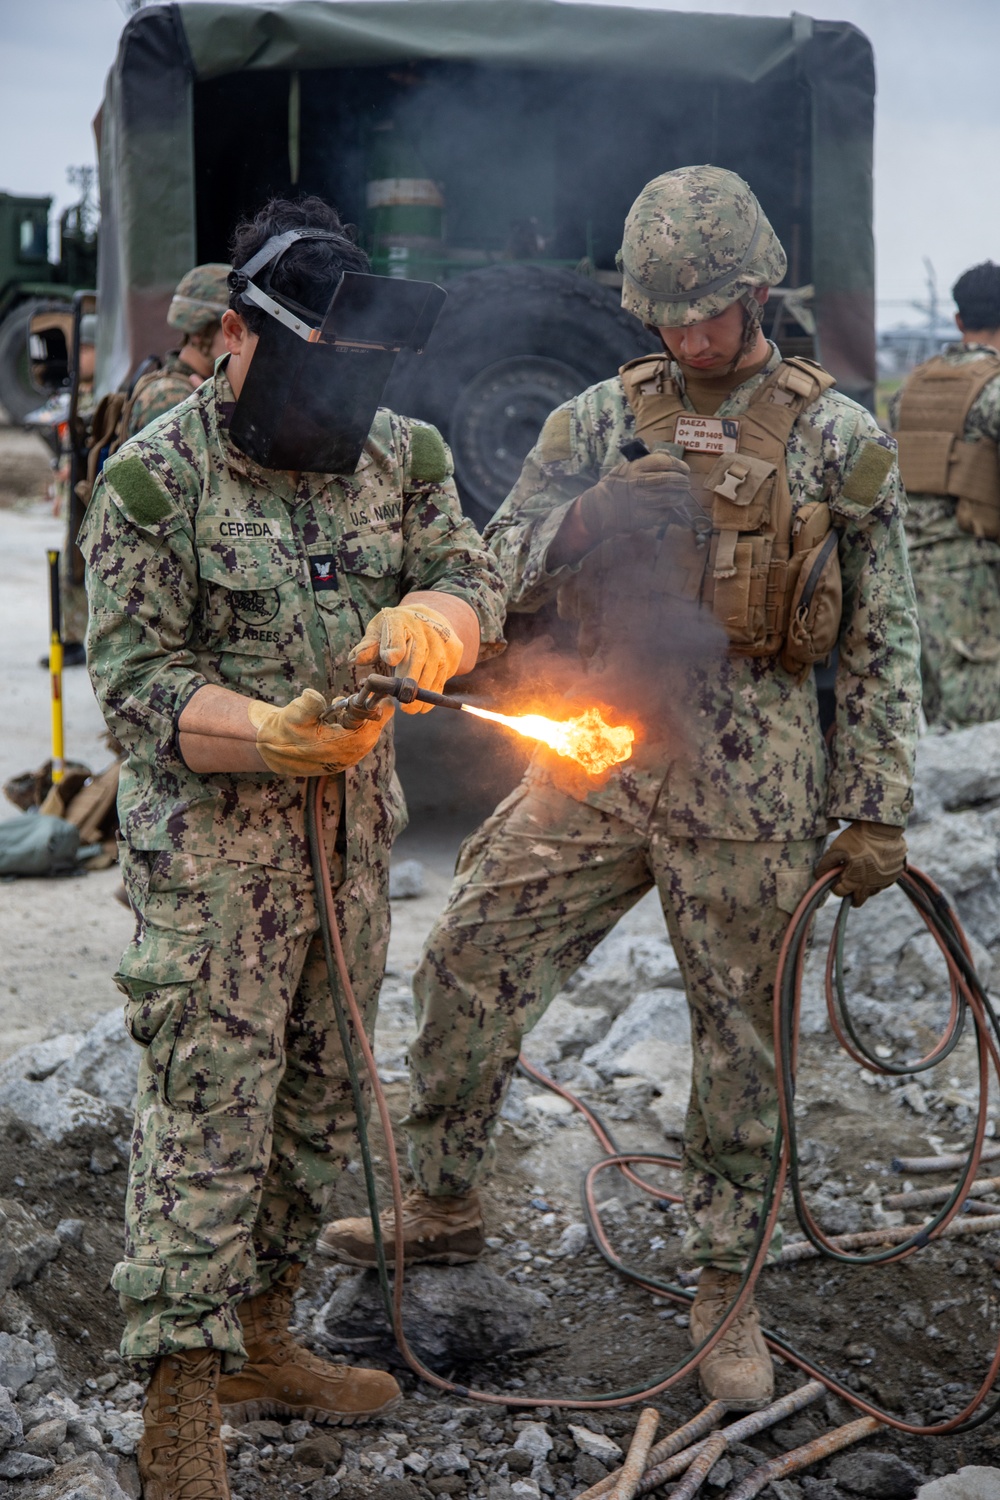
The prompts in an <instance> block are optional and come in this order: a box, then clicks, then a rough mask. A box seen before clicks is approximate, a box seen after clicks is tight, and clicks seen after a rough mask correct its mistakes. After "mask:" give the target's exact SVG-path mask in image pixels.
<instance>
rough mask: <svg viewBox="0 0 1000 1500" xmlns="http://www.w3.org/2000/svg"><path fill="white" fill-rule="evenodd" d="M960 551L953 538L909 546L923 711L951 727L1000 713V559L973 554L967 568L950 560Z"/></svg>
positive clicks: (965, 551)
mask: <svg viewBox="0 0 1000 1500" xmlns="http://www.w3.org/2000/svg"><path fill="white" fill-rule="evenodd" d="M961 540H962V541H968V542H969V543H970V544H971V547H974V546H975V545H976V544H975V539H974V538H972V537H968V538H962V539H961ZM971 547H970V548H967V549H963V551H962V556H963V557H964V556H967V555H968V553H969V552H971ZM956 551H957V549H956V546H955V544H954V543H953V542H951V541H948V542H946V543H945V544H944V547H943V549H942V548H941V547H937V546H935V545H934V544H931V545H930V546H926V547H914V548H913V549H912V550H911V552H910V570H911V572H912V573H913V583H914V587H915V589H916V594H917V612H918V617H919V621H920V675H921V679H922V684H923V706H924V712H925V713H926V715H927V720H928V723H930V724H943V725H947V726H948V727H949V728H960V727H962V726H964V725H967V724H984V723H986V722H988V721H989V720H991V719H1000V565H998V563H997V562H996V561H995V560H994V559H993V557H992V556H990V555H985V556H976V555H975V554H974V553H973V554H972V555H971V556H969V557H968V560H967V561H966V562H965V564H964V565H963V566H951V567H949V566H947V564H946V559H952V558H954V557H955V556H956ZM991 551H995V549H991ZM939 554H940V555H939Z"/></svg>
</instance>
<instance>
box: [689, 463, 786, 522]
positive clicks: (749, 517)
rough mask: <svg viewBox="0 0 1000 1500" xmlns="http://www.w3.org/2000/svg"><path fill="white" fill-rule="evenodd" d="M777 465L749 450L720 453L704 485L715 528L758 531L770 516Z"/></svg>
mask: <svg viewBox="0 0 1000 1500" xmlns="http://www.w3.org/2000/svg"><path fill="white" fill-rule="evenodd" d="M777 467H778V466H777V464H774V463H769V462H768V460H767V459H764V458H755V457H754V456H753V455H752V454H749V453H723V454H720V456H719V457H718V458H717V459H716V461H715V463H714V464H713V465H712V467H711V468H710V469H709V471H708V473H707V475H706V476H705V479H704V480H703V484H704V494H705V503H706V506H707V504H708V502H709V501H711V508H712V525H713V526H714V528H715V530H716V531H761V530H763V529H764V528H765V527H766V526H767V523H768V521H769V519H770V513H771V496H772V494H773V493H774V476H775V473H776V472H777Z"/></svg>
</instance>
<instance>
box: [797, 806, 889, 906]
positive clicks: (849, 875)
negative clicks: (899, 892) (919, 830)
mask: <svg viewBox="0 0 1000 1500" xmlns="http://www.w3.org/2000/svg"><path fill="white" fill-rule="evenodd" d="M838 865H842V866H843V870H844V873H843V874H842V875H841V877H840V879H839V880H838V881H837V884H836V885H835V886H834V888H833V894H834V895H835V896H850V897H851V905H852V906H863V905H864V903H865V902H866V901H867V900H868V897H869V896H875V895H877V894H878V892H879V891H884V890H885V889H886V887H887V886H890V885H894V884H895V882H896V881H897V880H898V879H899V877H900V875H902V873H903V870H904V869H905V868H906V839H905V838H904V837H903V830H902V829H901V828H890V827H889V825H888V824H887V823H851V824H849V826H848V827H847V828H845V829H844V831H843V833H840V834H838V835H837V837H836V838H835V839H834V841H833V843H832V844H831V845H830V847H829V849H828V850H827V851H826V853H825V854H824V855H823V857H822V858H821V859H820V861H819V863H818V864H817V866H816V874H817V876H819V875H825V874H826V873H827V872H828V871H829V870H834V869H836V868H837V866H838Z"/></svg>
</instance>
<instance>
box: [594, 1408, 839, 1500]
mask: <svg viewBox="0 0 1000 1500" xmlns="http://www.w3.org/2000/svg"><path fill="white" fill-rule="evenodd" d="M825 1390H826V1387H825V1386H824V1385H823V1383H822V1381H820V1380H807V1381H806V1383H805V1385H800V1386H797V1387H796V1388H795V1390H794V1391H789V1392H788V1395H787V1396H781V1397H780V1398H779V1399H778V1400H777V1401H772V1402H771V1405H770V1406H765V1407H764V1408H763V1410H762V1411H751V1412H748V1413H747V1415H746V1416H745V1417H741V1418H740V1419H739V1421H738V1422H731V1423H730V1425H729V1426H728V1427H723V1428H722V1429H721V1431H720V1432H719V1433H718V1434H717V1436H719V1437H721V1438H725V1440H726V1447H727V1448H729V1447H732V1445H733V1444H734V1443H741V1442H743V1440H744V1438H749V1437H753V1436H754V1435H755V1434H756V1433H758V1432H763V1431H764V1430H765V1429H766V1428H768V1427H774V1426H775V1424H776V1423H778V1422H783V1421H784V1420H785V1418H786V1417H791V1416H793V1415H794V1414H795V1412H797V1411H801V1410H802V1408H803V1407H804V1406H810V1405H811V1404H812V1402H814V1401H818V1400H819V1398H820V1396H822V1395H823V1393H824V1391H825ZM713 1436H715V1434H713ZM711 1441H712V1439H711V1438H705V1439H703V1441H702V1442H700V1443H696V1444H695V1446H694V1447H693V1448H685V1450H684V1451H683V1452H682V1453H676V1454H674V1456H673V1457H672V1458H668V1459H667V1461H666V1462H665V1463H661V1464H657V1465H656V1467H655V1468H652V1469H647V1471H646V1473H645V1474H644V1475H643V1476H642V1483H641V1484H640V1485H639V1489H638V1492H637V1493H638V1494H640V1495H648V1493H649V1491H650V1490H655V1489H656V1488H657V1487H658V1486H659V1485H661V1484H664V1483H665V1482H666V1481H667V1480H668V1479H676V1477H677V1475H678V1474H683V1473H684V1471H685V1469H687V1468H689V1467H690V1465H691V1464H692V1463H693V1462H694V1460H695V1459H696V1458H698V1457H699V1455H700V1454H702V1453H704V1451H705V1448H706V1446H707V1444H708V1443H710V1442H711ZM580 1500H583V1497H582V1496H581V1497H580Z"/></svg>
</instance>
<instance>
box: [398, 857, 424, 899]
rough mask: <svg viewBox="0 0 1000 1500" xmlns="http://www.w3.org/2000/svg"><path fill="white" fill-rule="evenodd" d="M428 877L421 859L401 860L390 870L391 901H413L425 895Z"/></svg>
mask: <svg viewBox="0 0 1000 1500" xmlns="http://www.w3.org/2000/svg"><path fill="white" fill-rule="evenodd" d="M426 890H427V876H426V874H425V872H424V867H423V865H422V864H421V863H420V861H419V859H401V860H400V861H399V863H398V864H394V865H391V866H390V868H389V900H390V901H412V900H413V899H414V898H415V897H417V896H422V895H424V893H425V891H426Z"/></svg>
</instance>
